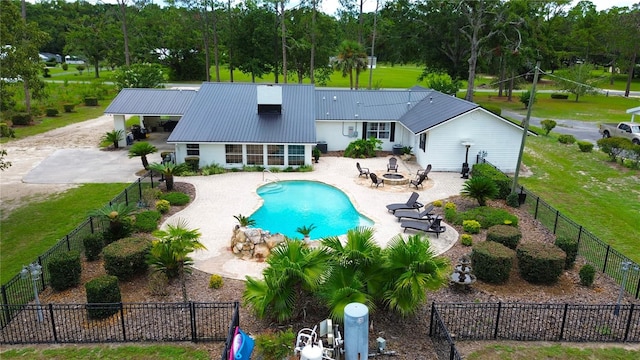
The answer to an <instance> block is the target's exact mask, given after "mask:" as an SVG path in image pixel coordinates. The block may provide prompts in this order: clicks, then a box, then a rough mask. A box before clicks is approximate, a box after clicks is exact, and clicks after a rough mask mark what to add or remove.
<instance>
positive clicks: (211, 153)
mask: <svg viewBox="0 0 640 360" xmlns="http://www.w3.org/2000/svg"><path fill="white" fill-rule="evenodd" d="M105 112H106V113H108V114H113V115H114V122H115V126H116V128H123V126H124V114H140V115H141V118H142V119H144V121H143V124H141V125H142V126H146V127H153V128H154V130H160V131H171V134H170V135H169V137H168V139H167V142H168V143H169V144H172V145H173V146H174V148H175V158H176V160H177V161H178V162H183V161H184V159H185V157H187V156H198V157H199V159H200V166H204V165H208V164H212V163H217V164H220V165H222V166H224V167H228V168H232V167H242V166H244V165H260V166H265V167H271V166H279V167H287V166H299V165H303V164H311V163H312V150H313V148H314V147H315V146H316V144H318V143H321V144H323V147H324V146H326V148H327V150H329V151H336V150H344V149H345V148H346V147H347V146H348V144H349V143H351V142H352V141H354V140H356V139H366V138H369V137H372V136H373V137H376V138H378V139H380V140H381V141H382V149H383V150H386V151H393V149H394V147H395V148H397V147H399V146H410V147H412V149H413V153H414V154H415V156H416V160H417V162H418V163H419V164H420V165H421V166H422V167H426V165H427V164H431V165H432V168H433V171H461V169H462V163H463V162H465V161H466V159H468V162H469V163H470V164H473V163H475V161H476V157H477V156H478V155H482V156H484V157H486V159H487V160H488V161H490V162H491V163H493V164H494V165H496V166H498V167H499V168H500V169H502V170H503V171H506V172H511V171H514V170H515V166H516V163H517V158H518V152H519V149H520V143H521V141H522V131H523V129H522V127H520V126H519V125H517V124H514V123H512V122H510V121H508V120H506V119H504V118H502V117H500V116H497V115H495V114H493V113H491V112H489V111H487V110H485V109H483V108H482V107H480V106H479V105H477V104H474V103H471V102H468V101H465V100H462V99H458V98H456V97H453V96H449V95H445V94H442V93H440V92H437V91H434V90H430V89H425V88H421V87H414V88H412V89H409V90H375V91H361V90H360V91H352V90H347V89H345V90H342V89H333V90H329V89H316V88H315V87H314V86H313V85H258V84H253V83H204V84H202V86H201V88H200V90H198V91H197V92H195V91H186V90H182V91H180V90H159V89H124V90H122V92H121V93H120V94H119V95H118V96H117V97H116V99H115V100H114V101H113V103H112V104H111V105H110V106H109V107H108V108H107V110H106V111H105ZM166 115H171V116H172V117H171V118H167V117H166ZM163 116H164V117H163ZM162 119H165V121H164V124H165V125H166V124H167V122H166V120H167V119H169V121H171V123H170V124H171V126H170V127H166V126H164V127H162V126H161V125H162V122H163V121H162ZM156 121H160V124H158V123H156Z"/></svg>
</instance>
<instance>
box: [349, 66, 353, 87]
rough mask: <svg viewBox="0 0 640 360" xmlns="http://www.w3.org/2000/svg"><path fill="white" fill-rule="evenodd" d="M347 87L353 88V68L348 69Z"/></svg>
mask: <svg viewBox="0 0 640 360" xmlns="http://www.w3.org/2000/svg"><path fill="white" fill-rule="evenodd" d="M349 89H350V90H353V69H349Z"/></svg>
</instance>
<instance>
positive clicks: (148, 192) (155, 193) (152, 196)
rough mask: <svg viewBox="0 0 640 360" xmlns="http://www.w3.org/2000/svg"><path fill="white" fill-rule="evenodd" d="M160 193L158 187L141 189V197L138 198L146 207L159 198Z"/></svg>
mask: <svg viewBox="0 0 640 360" xmlns="http://www.w3.org/2000/svg"><path fill="white" fill-rule="evenodd" d="M161 195H162V190H160V189H158V188H146V189H144V190H142V199H140V200H141V201H142V202H143V203H144V206H145V207H148V206H149V205H151V204H155V202H156V200H158V199H160V196H161Z"/></svg>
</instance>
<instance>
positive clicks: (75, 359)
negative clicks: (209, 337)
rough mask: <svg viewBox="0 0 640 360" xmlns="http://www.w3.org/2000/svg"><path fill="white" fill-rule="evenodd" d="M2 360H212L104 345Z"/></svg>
mask: <svg viewBox="0 0 640 360" xmlns="http://www.w3.org/2000/svg"><path fill="white" fill-rule="evenodd" d="M0 358H2V359H3V360H8V359H32V360H38V359H42V360H45V359H47V360H51V359H60V360H81V359H103V360H109V359H113V360H120V359H129V360H165V359H166V360H173V359H175V360H192V359H193V360H208V359H209V353H208V352H207V351H206V350H203V349H197V348H195V347H190V346H186V345H185V346H178V345H175V346H174V345H149V346H138V345H123V346H119V345H113V346H110V345H103V346H94V345H91V346H77V345H74V346H63V347H60V348H51V347H38V348H33V347H25V348H15V349H11V350H5V351H2V352H0Z"/></svg>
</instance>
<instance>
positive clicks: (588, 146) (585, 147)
mask: <svg viewBox="0 0 640 360" xmlns="http://www.w3.org/2000/svg"><path fill="white" fill-rule="evenodd" d="M578 148H579V149H580V151H582V152H585V153H588V152H591V150H593V144H592V143H590V142H588V141H583V140H580V141H578Z"/></svg>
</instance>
